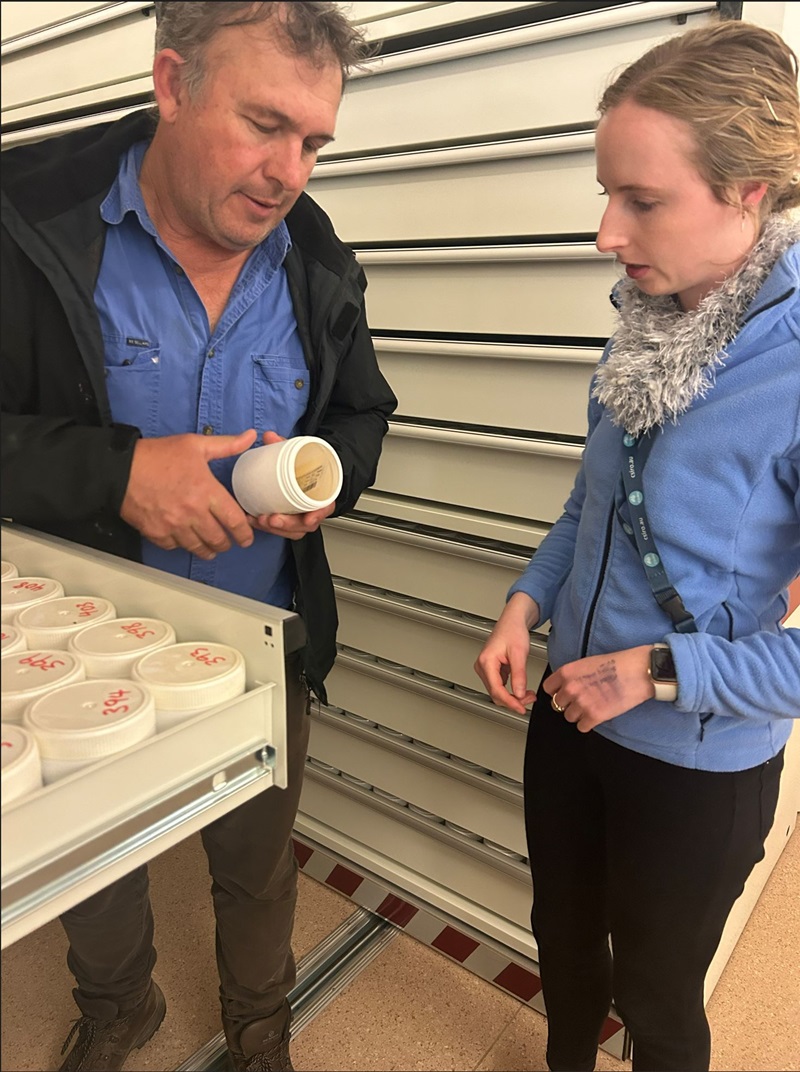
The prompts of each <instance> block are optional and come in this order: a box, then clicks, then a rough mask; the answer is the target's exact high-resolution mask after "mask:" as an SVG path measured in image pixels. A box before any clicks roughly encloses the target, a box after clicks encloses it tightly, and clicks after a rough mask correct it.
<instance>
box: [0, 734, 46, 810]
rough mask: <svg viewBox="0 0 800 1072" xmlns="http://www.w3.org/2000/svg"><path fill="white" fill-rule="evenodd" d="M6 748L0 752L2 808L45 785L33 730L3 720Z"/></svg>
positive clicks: (0, 795)
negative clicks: (29, 730) (0, 764)
mask: <svg viewBox="0 0 800 1072" xmlns="http://www.w3.org/2000/svg"><path fill="white" fill-rule="evenodd" d="M0 730H2V733H3V748H2V754H1V755H0V762H1V763H2V766H0V797H2V802H3V807H5V806H6V804H10V803H11V801H12V800H19V798H20V797H26V796H27V795H28V794H29V793H35V792H36V790H37V789H41V787H42V764H41V761H40V759H39V749H38V747H37V744H36V739H35V738H34V736H33V734H32V733H29V732H28V730H26V729H24V728H23V727H22V726H14V725H12V724H10V723H5V722H4V723H3V725H2V726H0Z"/></svg>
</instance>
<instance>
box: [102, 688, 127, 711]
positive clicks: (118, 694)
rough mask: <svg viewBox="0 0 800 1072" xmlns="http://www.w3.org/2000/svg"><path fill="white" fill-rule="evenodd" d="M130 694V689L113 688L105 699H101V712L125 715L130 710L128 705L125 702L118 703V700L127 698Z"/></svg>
mask: <svg viewBox="0 0 800 1072" xmlns="http://www.w3.org/2000/svg"><path fill="white" fill-rule="evenodd" d="M130 694H131V690H130V689H115V690H114V692H110V693H109V694H108V696H106V698H105V700H103V714H104V715H127V713H128V712H129V711H130V707H129V706H128V705H127V704H124V703H120V700H125V699H127V697H128V696H130Z"/></svg>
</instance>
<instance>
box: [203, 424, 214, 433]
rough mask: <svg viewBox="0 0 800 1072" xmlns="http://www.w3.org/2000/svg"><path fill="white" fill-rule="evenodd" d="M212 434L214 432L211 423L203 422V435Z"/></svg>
mask: <svg viewBox="0 0 800 1072" xmlns="http://www.w3.org/2000/svg"><path fill="white" fill-rule="evenodd" d="M213 434H214V425H213V424H204V425H203V435H213Z"/></svg>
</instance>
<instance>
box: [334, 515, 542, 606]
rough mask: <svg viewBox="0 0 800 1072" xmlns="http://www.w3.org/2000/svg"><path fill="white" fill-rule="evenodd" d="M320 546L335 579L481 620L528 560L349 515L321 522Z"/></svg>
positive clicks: (501, 602) (500, 601) (500, 602)
mask: <svg viewBox="0 0 800 1072" xmlns="http://www.w3.org/2000/svg"><path fill="white" fill-rule="evenodd" d="M325 548H326V551H327V555H328V561H329V562H330V565H331V569H332V570H333V572H334V573H336V574H338V575H339V576H341V577H346V578H348V579H349V580H354V581H361V582H362V583H363V584H370V585H376V586H377V587H378V588H388V589H390V590H391V591H394V592H403V593H405V594H406V595H411V596H416V597H417V598H418V599H428V600H430V601H432V602H434V603H441V604H443V605H444V606H447V607H454V608H456V609H458V610H465V611H468V612H469V613H470V614H478V615H480V616H482V617H485V618H491V617H492V616H496V615H498V614H499V613H500V611H501V610H502V608H503V605H504V603H505V596H506V592H507V590H508V588H509V586H510V585H511V584H513V582H514V581H515V580H516V579H517V577H518V576H519V575H520V573H521V572H522V570H523V569H524V568H525V566H526V565H527V561H528V559H527V557H525V558H522V557H520V556H518V555H508V554H501V553H500V552H495V554H494V555H492V554H491V552H483V554H481V549H480V548H475V547H471V546H470V545H469V544H465V543H459V542H458V541H456V540H452V539H450V540H448V539H434V538H432V537H430V536H427V537H426V536H415V534H414V532H413V531H411V532H409V531H404V530H402V529H394V528H391V527H387V526H385V525H370V524H368V523H365V522H362V521H357V520H353V519H351V518H337V519H333V520H331V521H328V522H327V523H326V524H325Z"/></svg>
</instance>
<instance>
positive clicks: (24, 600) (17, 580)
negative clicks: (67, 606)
mask: <svg viewBox="0 0 800 1072" xmlns="http://www.w3.org/2000/svg"><path fill="white" fill-rule="evenodd" d="M63 595H64V586H63V585H62V584H61V582H60V581H55V580H53V578H52V577H10V578H9V579H8V580H7V581H2V582H0V604H2V607H3V614H4V616H7V615H9V614H16V613H17V612H18V611H21V610H23V609H24V608H25V607H30V606H31V605H32V604H34V603H42V602H44V600H46V599H57V598H58V596H63Z"/></svg>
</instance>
